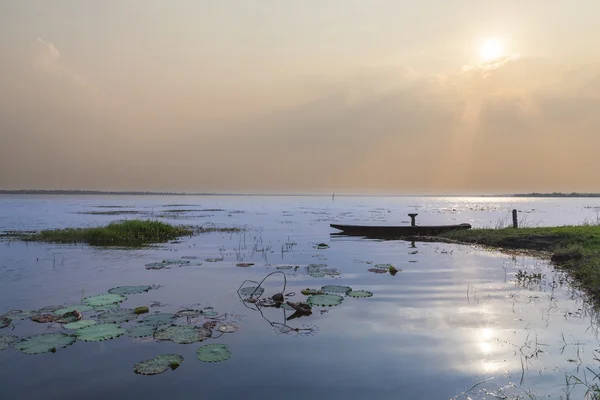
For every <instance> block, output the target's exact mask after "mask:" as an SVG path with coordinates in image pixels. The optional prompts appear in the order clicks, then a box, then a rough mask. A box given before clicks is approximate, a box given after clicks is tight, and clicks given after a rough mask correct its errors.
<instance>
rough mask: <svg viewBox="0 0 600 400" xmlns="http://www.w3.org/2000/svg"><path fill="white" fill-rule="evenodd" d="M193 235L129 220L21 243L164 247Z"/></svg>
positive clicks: (48, 233) (176, 228) (186, 229)
mask: <svg viewBox="0 0 600 400" xmlns="http://www.w3.org/2000/svg"><path fill="white" fill-rule="evenodd" d="M192 233H193V231H192V229H190V228H189V227H182V226H173V225H169V224H165V223H163V222H158V221H149V220H144V221H143V220H130V221H118V222H111V223H110V224H108V225H106V226H103V227H97V228H67V229H53V230H45V231H41V232H38V233H35V234H30V235H24V236H21V239H23V240H27V241H35V242H55V243H87V244H91V245H96V246H140V245H145V244H150V243H164V242H167V241H169V240H173V239H177V238H178V237H180V236H186V235H191V234H192Z"/></svg>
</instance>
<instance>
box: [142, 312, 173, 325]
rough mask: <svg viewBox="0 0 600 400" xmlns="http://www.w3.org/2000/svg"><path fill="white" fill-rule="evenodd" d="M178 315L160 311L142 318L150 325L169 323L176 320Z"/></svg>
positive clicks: (143, 321)
mask: <svg viewBox="0 0 600 400" xmlns="http://www.w3.org/2000/svg"><path fill="white" fill-rule="evenodd" d="M175 319H176V317H175V316H174V315H173V314H167V313H159V314H152V315H148V316H146V317H144V318H142V319H141V320H140V322H141V323H142V324H145V325H149V326H159V325H168V324H170V323H172V322H174V321H175Z"/></svg>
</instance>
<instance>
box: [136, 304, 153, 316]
mask: <svg viewBox="0 0 600 400" xmlns="http://www.w3.org/2000/svg"><path fill="white" fill-rule="evenodd" d="M149 312H150V310H149V309H148V307H146V306H142V307H136V308H135V309H134V310H133V313H134V314H136V315H140V314H147V313H149Z"/></svg>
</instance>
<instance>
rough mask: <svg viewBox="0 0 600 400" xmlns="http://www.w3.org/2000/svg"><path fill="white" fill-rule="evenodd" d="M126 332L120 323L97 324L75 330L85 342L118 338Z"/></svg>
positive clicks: (78, 337)
mask: <svg viewBox="0 0 600 400" xmlns="http://www.w3.org/2000/svg"><path fill="white" fill-rule="evenodd" d="M125 333H127V331H126V330H125V329H123V328H121V327H120V326H119V325H118V324H97V325H91V326H87V327H85V328H81V329H78V330H77V331H75V336H77V339H79V340H83V341H84V342H99V341H101V340H108V339H114V338H117V337H119V336H121V335H124V334H125Z"/></svg>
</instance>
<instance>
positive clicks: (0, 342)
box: [0, 335, 19, 351]
mask: <svg viewBox="0 0 600 400" xmlns="http://www.w3.org/2000/svg"><path fill="white" fill-rule="evenodd" d="M17 340H19V338H18V337H17V336H14V335H0V351H2V350H6V349H8V348H9V347H10V345H11V344H13V343H14V342H16V341H17Z"/></svg>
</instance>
